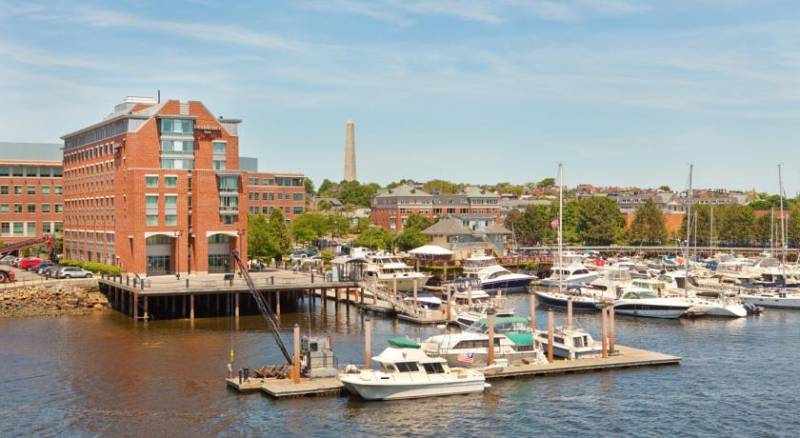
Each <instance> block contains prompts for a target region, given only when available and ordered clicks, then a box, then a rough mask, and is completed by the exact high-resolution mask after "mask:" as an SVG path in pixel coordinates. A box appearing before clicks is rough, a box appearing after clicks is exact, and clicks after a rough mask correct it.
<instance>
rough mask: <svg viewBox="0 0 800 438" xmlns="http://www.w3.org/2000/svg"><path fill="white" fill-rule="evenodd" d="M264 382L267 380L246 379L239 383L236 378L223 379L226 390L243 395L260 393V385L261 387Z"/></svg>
mask: <svg viewBox="0 0 800 438" xmlns="http://www.w3.org/2000/svg"><path fill="white" fill-rule="evenodd" d="M266 380H267V379H262V378H260V377H248V378H246V379H243V380H242V381H241V382H239V378H238V377H230V378H227V379H225V382H226V383H227V385H228V388H231V389H233V390H236V391H238V392H241V393H243V394H245V393H250V392H258V391H261V385H263V384H264V381H266Z"/></svg>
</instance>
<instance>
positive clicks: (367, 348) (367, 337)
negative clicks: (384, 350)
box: [364, 319, 372, 369]
mask: <svg viewBox="0 0 800 438" xmlns="http://www.w3.org/2000/svg"><path fill="white" fill-rule="evenodd" d="M371 367H372V321H371V320H369V319H366V320H364V368H365V369H368V368H371Z"/></svg>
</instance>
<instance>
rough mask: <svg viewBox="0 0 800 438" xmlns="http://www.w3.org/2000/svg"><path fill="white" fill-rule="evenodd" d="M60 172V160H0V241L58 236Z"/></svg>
mask: <svg viewBox="0 0 800 438" xmlns="http://www.w3.org/2000/svg"><path fill="white" fill-rule="evenodd" d="M61 174H62V167H61V161H54V160H0V240H2V241H3V242H4V243H6V244H9V243H14V242H18V241H22V240H27V239H31V238H35V237H42V236H43V235H51V236H56V237H58V236H60V235H61V233H62V227H63V214H62V209H63V207H64V201H63V195H62V192H63V180H62V175H61Z"/></svg>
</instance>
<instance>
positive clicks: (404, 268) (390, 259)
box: [364, 254, 430, 292]
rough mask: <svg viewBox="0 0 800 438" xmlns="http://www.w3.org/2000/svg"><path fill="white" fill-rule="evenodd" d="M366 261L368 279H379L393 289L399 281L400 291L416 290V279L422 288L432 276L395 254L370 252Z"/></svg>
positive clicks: (378, 280) (386, 286)
mask: <svg viewBox="0 0 800 438" xmlns="http://www.w3.org/2000/svg"><path fill="white" fill-rule="evenodd" d="M366 262H367V266H366V269H365V271H364V276H365V277H366V279H367V280H372V281H377V282H378V283H380V284H381V285H382V286H383V287H384V288H385V289H386V290H393V289H394V283H395V282H397V290H398V291H400V292H410V291H412V290H414V282H415V281H416V283H417V289H422V287H423V286H425V283H427V282H428V279H429V278H430V275H429V274H425V273H422V272H417V271H415V270H414V269H413V268H412V267H411V266H408V265H407V264H405V262H403V260H402V259H400V257H397V256H395V255H391V254H368V255H367V257H366Z"/></svg>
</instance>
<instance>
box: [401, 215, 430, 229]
mask: <svg viewBox="0 0 800 438" xmlns="http://www.w3.org/2000/svg"><path fill="white" fill-rule="evenodd" d="M434 222H435V221H434V220H433V219H431V218H429V217H426V216H421V215H418V214H416V213H413V214H410V215H409V216H408V217H407V218H406V223H405V227H404V229H408V228H416V229H418V230H420V231H422V230H424V229H425V228H428V227H430V226H431V225H433V224H434Z"/></svg>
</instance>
